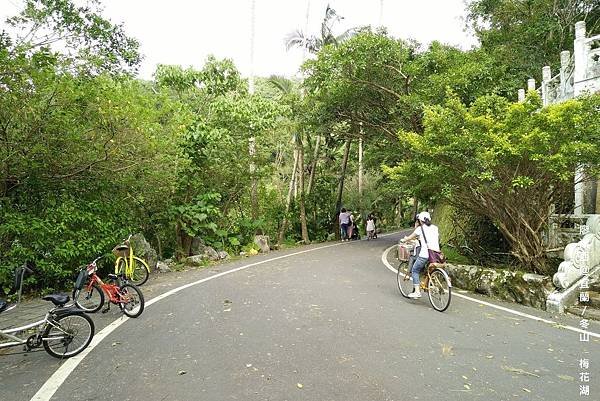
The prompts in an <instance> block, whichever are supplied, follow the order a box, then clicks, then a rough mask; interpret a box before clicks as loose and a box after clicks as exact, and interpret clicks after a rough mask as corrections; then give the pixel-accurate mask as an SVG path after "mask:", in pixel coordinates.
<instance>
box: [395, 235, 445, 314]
mask: <svg viewBox="0 0 600 401" xmlns="http://www.w3.org/2000/svg"><path fill="white" fill-rule="evenodd" d="M411 247H412V245H411V244H400V245H398V259H399V260H400V264H399V265H398V273H397V274H396V281H397V283H398V289H399V290H400V293H401V294H402V295H403V296H404V297H405V298H408V294H410V293H411V292H412V291H413V287H414V286H413V282H412V277H411V271H410V269H409V259H410V251H411V250H412V248H411ZM426 271H427V274H426V275H425V277H424V278H423V279H421V284H420V285H421V290H422V291H426V292H427V295H428V296H429V302H431V306H433V309H435V310H437V311H439V312H443V311H445V310H446V309H448V306H450V299H451V298H452V283H451V282H450V277H448V273H446V271H445V270H444V265H443V264H439V263H429V264H428V265H427V269H426Z"/></svg>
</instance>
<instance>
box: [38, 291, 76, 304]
mask: <svg viewBox="0 0 600 401" xmlns="http://www.w3.org/2000/svg"><path fill="white" fill-rule="evenodd" d="M42 299H43V300H44V301H51V302H52V303H53V304H54V305H56V306H63V305H64V304H66V303H67V302H69V300H70V299H71V298H69V296H68V295H64V294H50V295H46V296H45V297H42Z"/></svg>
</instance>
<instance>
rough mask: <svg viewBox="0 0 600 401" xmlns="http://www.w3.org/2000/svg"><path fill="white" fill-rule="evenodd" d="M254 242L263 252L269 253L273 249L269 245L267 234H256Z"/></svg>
mask: <svg viewBox="0 0 600 401" xmlns="http://www.w3.org/2000/svg"><path fill="white" fill-rule="evenodd" d="M254 243H255V244H256V245H257V246H258V248H259V249H260V251H261V252H262V253H268V252H269V251H270V250H271V247H270V246H269V237H268V236H267V235H255V236H254Z"/></svg>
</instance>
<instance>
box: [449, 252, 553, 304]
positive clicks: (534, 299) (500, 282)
mask: <svg viewBox="0 0 600 401" xmlns="http://www.w3.org/2000/svg"><path fill="white" fill-rule="evenodd" d="M445 270H446V272H448V275H449V276H450V279H451V281H452V286H456V287H458V288H462V289H465V290H470V291H474V292H477V293H479V294H484V295H487V296H491V297H496V298H500V299H503V300H506V301H513V302H518V303H520V304H523V305H529V306H533V307H536V308H539V309H546V297H547V296H548V294H550V293H551V292H552V290H553V289H554V288H553V285H552V279H551V278H550V277H548V276H540V275H537V274H529V273H523V272H519V271H509V270H503V269H489V268H483V267H479V266H465V265H453V264H450V263H448V264H446V266H445Z"/></svg>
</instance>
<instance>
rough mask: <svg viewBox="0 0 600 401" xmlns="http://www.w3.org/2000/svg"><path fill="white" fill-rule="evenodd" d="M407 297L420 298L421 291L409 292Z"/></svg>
mask: <svg viewBox="0 0 600 401" xmlns="http://www.w3.org/2000/svg"><path fill="white" fill-rule="evenodd" d="M408 297H409V298H413V299H416V298H421V291H418V292H417V291H415V292H411V293H410V294H408Z"/></svg>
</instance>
